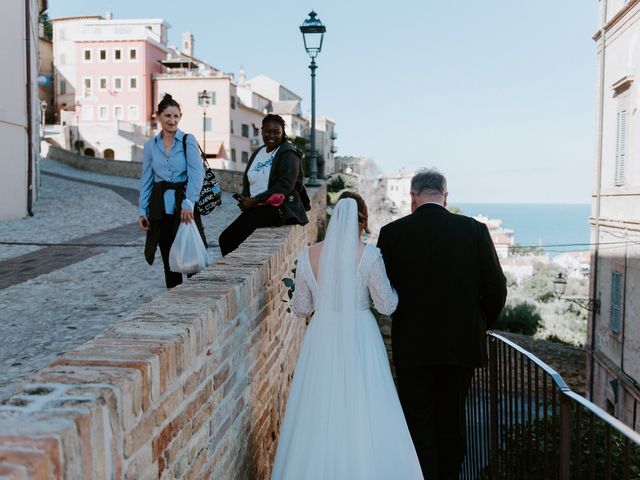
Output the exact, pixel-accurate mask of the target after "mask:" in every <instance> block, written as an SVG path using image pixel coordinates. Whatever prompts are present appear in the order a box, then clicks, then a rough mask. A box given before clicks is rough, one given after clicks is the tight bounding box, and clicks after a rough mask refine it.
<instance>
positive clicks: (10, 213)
mask: <svg viewBox="0 0 640 480" xmlns="http://www.w3.org/2000/svg"><path fill="white" fill-rule="evenodd" d="M46 8H47V2H46V0H27V1H25V0H3V2H2V16H1V17H0V42H1V43H2V45H4V46H5V48H3V49H2V64H3V65H5V66H7V65H11V66H14V67H15V68H5V69H4V71H3V74H2V76H1V78H2V79H1V80H0V84H1V85H0V87H1V88H0V97H1V98H0V143H1V144H2V156H1V157H0V166H1V168H2V175H0V220H7V219H13V218H20V217H24V216H26V215H30V214H32V207H33V205H34V203H35V201H36V200H37V194H38V188H37V187H38V161H39V143H40V142H39V137H40V131H39V124H40V102H39V100H38V83H37V77H38V42H39V31H40V29H39V25H38V24H39V21H38V19H39V16H40V13H42V12H44V11H45V10H46ZM27 26H28V28H27ZM8 46H11V48H8Z"/></svg>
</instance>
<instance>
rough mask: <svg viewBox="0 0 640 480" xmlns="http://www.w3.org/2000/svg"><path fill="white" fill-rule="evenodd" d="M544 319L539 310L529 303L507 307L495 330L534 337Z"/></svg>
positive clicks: (501, 314)
mask: <svg viewBox="0 0 640 480" xmlns="http://www.w3.org/2000/svg"><path fill="white" fill-rule="evenodd" d="M541 321H542V317H541V316H540V313H539V312H538V308H537V307H536V306H535V305H533V304H531V303H527V302H523V303H518V304H516V305H506V306H505V307H504V309H503V310H502V313H500V316H499V317H498V321H497V322H496V323H495V325H494V326H493V328H495V329H496V330H504V331H507V332H513V333H523V334H525V335H533V334H534V333H536V332H537V331H538V327H539V326H540V322H541Z"/></svg>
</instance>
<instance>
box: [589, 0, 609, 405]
mask: <svg viewBox="0 0 640 480" xmlns="http://www.w3.org/2000/svg"><path fill="white" fill-rule="evenodd" d="M603 2H604V3H603V10H602V26H601V27H600V42H601V44H602V48H601V53H600V58H601V60H600V98H599V101H600V105H599V112H598V118H599V119H600V125H598V138H597V147H596V155H597V156H596V212H595V242H594V248H593V273H592V275H591V278H592V280H593V284H592V285H593V288H592V292H591V298H593V299H596V298H598V257H599V253H600V194H601V191H602V150H603V149H602V132H603V130H604V92H605V88H604V78H605V75H604V70H605V68H604V66H605V51H606V31H605V26H606V25H607V0H603ZM597 315H598V314H597V313H596V312H595V311H593V312H591V346H590V352H589V354H590V355H591V365H590V368H589V371H590V373H589V400H591V401H593V375H594V371H595V367H594V364H595V351H596V319H597Z"/></svg>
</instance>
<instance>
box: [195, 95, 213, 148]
mask: <svg viewBox="0 0 640 480" xmlns="http://www.w3.org/2000/svg"><path fill="white" fill-rule="evenodd" d="M198 103H199V104H200V106H201V107H202V151H203V152H204V158H207V107H208V106H209V105H211V93H209V92H207V90H203V91H201V92H198Z"/></svg>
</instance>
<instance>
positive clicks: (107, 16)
mask: <svg viewBox="0 0 640 480" xmlns="http://www.w3.org/2000/svg"><path fill="white" fill-rule="evenodd" d="M104 18H105V19H106V20H113V12H112V11H111V10H107V14H106V15H105V16H104Z"/></svg>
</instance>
